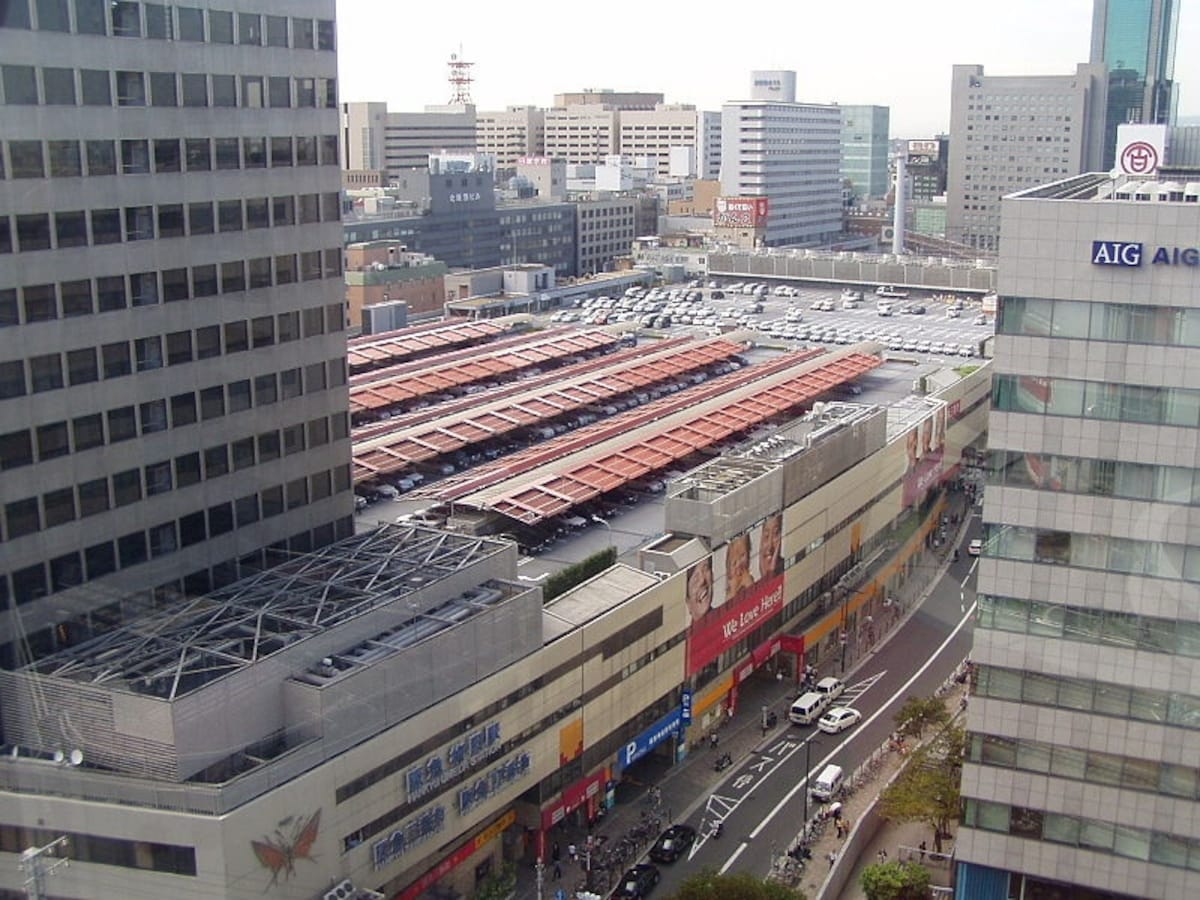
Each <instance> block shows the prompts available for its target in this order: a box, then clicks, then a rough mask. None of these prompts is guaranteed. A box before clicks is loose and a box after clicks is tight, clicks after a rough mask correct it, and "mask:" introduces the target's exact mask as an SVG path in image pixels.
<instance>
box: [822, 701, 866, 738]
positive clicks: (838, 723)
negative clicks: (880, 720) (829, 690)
mask: <svg viewBox="0 0 1200 900" xmlns="http://www.w3.org/2000/svg"><path fill="white" fill-rule="evenodd" d="M861 720H862V713H860V712H859V711H858V710H857V709H853V708H851V707H849V706H835V707H834V708H833V709H831V710H829V712H827V713H825V715H823V716H821V718H820V719H818V720H817V727H818V728H819V729H821V730H822V731H823V732H825V733H826V734H837V733H838V732H839V731H845V730H846V729H847V728H853V727H854V726H855V725H857V724H858V723H859V722H860V721H861Z"/></svg>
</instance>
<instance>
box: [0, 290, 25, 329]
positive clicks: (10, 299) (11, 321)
mask: <svg viewBox="0 0 1200 900" xmlns="http://www.w3.org/2000/svg"><path fill="white" fill-rule="evenodd" d="M20 324H21V310H20V308H19V307H18V306H17V289H16V288H4V289H3V290H0V328H11V327H13V326H14V325H20Z"/></svg>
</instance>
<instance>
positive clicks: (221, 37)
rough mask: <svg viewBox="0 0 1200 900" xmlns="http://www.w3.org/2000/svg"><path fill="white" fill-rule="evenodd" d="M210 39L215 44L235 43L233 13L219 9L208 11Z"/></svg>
mask: <svg viewBox="0 0 1200 900" xmlns="http://www.w3.org/2000/svg"><path fill="white" fill-rule="evenodd" d="M208 39H209V40H210V41H212V42H213V43H214V44H232V43H233V13H231V12H226V11H225V10H219V9H210V10H209V11H208Z"/></svg>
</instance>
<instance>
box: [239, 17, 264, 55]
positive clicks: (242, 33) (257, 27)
mask: <svg viewBox="0 0 1200 900" xmlns="http://www.w3.org/2000/svg"><path fill="white" fill-rule="evenodd" d="M262 38H263V34H262V16H259V15H256V14H251V13H238V43H239V44H253V45H254V46H256V47H258V46H261V45H262Z"/></svg>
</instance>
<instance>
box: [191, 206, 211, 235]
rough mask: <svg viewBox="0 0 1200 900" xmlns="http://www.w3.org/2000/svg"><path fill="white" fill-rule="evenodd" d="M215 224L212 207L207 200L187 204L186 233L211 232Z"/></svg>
mask: <svg viewBox="0 0 1200 900" xmlns="http://www.w3.org/2000/svg"><path fill="white" fill-rule="evenodd" d="M214 226H215V221H214V219H213V207H212V203H211V202H209V201H207V200H206V201H204V202H202V203H189V204H188V233H189V234H193V235H197V234H212V233H213V229H214Z"/></svg>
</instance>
